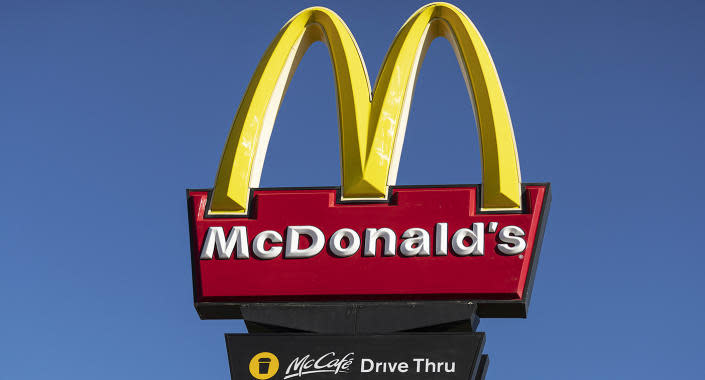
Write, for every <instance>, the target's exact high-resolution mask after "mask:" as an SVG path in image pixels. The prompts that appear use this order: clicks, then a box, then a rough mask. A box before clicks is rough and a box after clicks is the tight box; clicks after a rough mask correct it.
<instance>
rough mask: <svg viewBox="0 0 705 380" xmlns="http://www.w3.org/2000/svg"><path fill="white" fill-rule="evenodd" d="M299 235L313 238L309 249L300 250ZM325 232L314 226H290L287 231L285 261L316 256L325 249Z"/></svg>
mask: <svg viewBox="0 0 705 380" xmlns="http://www.w3.org/2000/svg"><path fill="white" fill-rule="evenodd" d="M299 235H306V236H308V237H310V238H311V245H310V246H309V247H308V248H299V240H300V239H299ZM325 240H326V238H325V236H323V232H321V230H319V229H318V228H316V227H314V226H289V227H288V228H287V229H286V248H285V251H284V258H285V259H306V258H309V257H313V256H316V255H317V254H318V253H319V252H321V250H322V249H323V245H324V244H325Z"/></svg>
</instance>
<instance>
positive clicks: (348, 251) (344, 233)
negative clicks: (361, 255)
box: [329, 228, 360, 257]
mask: <svg viewBox="0 0 705 380" xmlns="http://www.w3.org/2000/svg"><path fill="white" fill-rule="evenodd" d="M343 239H347V240H348V246H347V247H345V248H343V245H342V242H343ZM329 248H330V251H331V252H332V253H333V254H334V255H335V256H338V257H350V256H352V255H354V254H355V252H357V250H358V249H360V236H358V235H357V232H355V231H353V230H351V229H349V228H341V229H339V230H338V231H335V232H334V233H333V235H331V237H330V244H329Z"/></svg>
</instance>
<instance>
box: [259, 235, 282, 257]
mask: <svg viewBox="0 0 705 380" xmlns="http://www.w3.org/2000/svg"><path fill="white" fill-rule="evenodd" d="M267 241H269V242H271V243H272V244H275V243H277V244H278V243H281V242H282V236H281V235H280V234H279V232H276V231H262V232H260V233H258V234H257V236H255V239H254V240H253V241H252V251H253V253H254V254H255V256H256V257H258V258H260V259H263V260H271V259H273V258H275V257H277V256H279V254H280V253H282V247H276V246H272V247H270V248H269V249H264V243H266V242H267Z"/></svg>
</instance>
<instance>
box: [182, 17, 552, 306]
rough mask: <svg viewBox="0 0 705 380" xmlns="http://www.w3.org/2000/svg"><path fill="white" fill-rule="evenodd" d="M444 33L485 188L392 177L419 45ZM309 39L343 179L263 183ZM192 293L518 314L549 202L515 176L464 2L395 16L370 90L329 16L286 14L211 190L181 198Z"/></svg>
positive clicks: (485, 55) (486, 62) (233, 302)
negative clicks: (470, 306) (439, 305)
mask: <svg viewBox="0 0 705 380" xmlns="http://www.w3.org/2000/svg"><path fill="white" fill-rule="evenodd" d="M441 36H442V37H445V38H447V39H448V40H449V41H450V43H451V45H452V46H453V48H454V50H455V52H456V56H457V57H458V62H459V64H460V66H461V69H462V72H463V74H464V77H465V81H466V84H467V87H468V92H469V93H470V95H471V97H472V100H473V103H474V105H475V114H476V118H477V125H478V129H479V136H480V145H481V149H482V185H438V186H395V181H396V174H397V168H398V164H399V158H400V155H401V150H402V145H403V141H404V132H405V128H406V121H407V116H408V113H409V106H410V104H411V98H412V93H413V89H414V83H415V80H416V75H417V73H418V70H419V69H420V67H421V62H422V60H423V58H424V55H425V52H426V48H427V47H428V45H429V44H430V42H431V41H432V40H433V39H434V38H436V37H441ZM316 41H322V42H324V43H325V44H326V45H327V46H328V49H329V51H330V55H331V60H332V63H333V69H334V73H335V82H336V93H337V103H338V115H339V134H340V146H341V161H342V162H341V164H342V165H341V168H342V186H340V187H337V186H336V187H325V188H259V178H260V174H261V171H262V164H263V161H264V157H265V153H266V149H267V145H268V143H269V137H270V135H271V133H272V128H273V126H274V121H275V119H276V114H277V111H278V107H279V104H280V103H281V101H282V98H283V96H284V93H285V91H286V87H287V85H288V83H289V80H290V79H291V77H292V75H293V73H294V71H295V69H296V66H297V65H298V63H299V60H300V59H301V57H302V56H303V54H304V52H305V51H306V49H307V48H308V47H309V46H310V45H311V44H312V43H313V42H316ZM187 198H188V207H189V224H190V234H191V246H192V256H191V258H192V264H193V279H194V297H195V304H196V308H197V309H198V311H199V314H200V315H201V317H202V318H230V317H233V318H237V317H239V306H240V305H242V304H246V303H251V302H302V301H307V302H310V301H321V302H324V301H365V300H467V301H474V302H477V303H478V304H479V314H480V316H507V317H510V316H525V315H526V308H527V304H528V300H529V296H530V293H531V285H532V280H533V275H534V272H535V268H536V265H537V260H538V253H539V249H540V246H541V238H542V235H543V230H544V223H545V219H546V214H547V213H548V205H549V202H550V191H549V185H548V184H546V183H543V184H528V183H522V182H521V176H520V171H519V162H518V156H517V149H516V145H515V142H514V132H513V129H512V124H511V120H510V117H509V112H508V109H507V105H506V102H505V99H504V94H503V92H502V87H501V84H500V82H499V78H498V76H497V72H496V70H495V67H494V64H493V62H492V58H491V57H490V54H489V51H488V50H487V47H486V46H485V44H484V42H483V40H482V38H481V37H480V34H479V33H478V31H477V30H476V29H475V26H474V25H473V24H472V23H471V22H470V20H469V19H468V18H467V16H466V15H465V14H464V13H463V12H462V11H460V10H459V9H458V8H456V7H454V6H452V5H450V4H444V3H433V4H430V5H427V6H425V7H423V8H421V9H420V10H418V11H417V12H416V13H415V14H414V15H412V16H411V18H410V19H409V20H408V21H407V22H406V23H405V24H404V26H403V27H402V29H401V30H400V31H399V33H398V34H397V36H396V38H395V39H394V41H393V42H392V46H391V47H390V49H389V52H388V53H387V57H386V59H385V60H384V64H383V66H382V69H381V71H380V74H379V77H378V79H377V82H376V84H375V87H374V90H373V91H372V90H371V89H370V83H369V78H368V75H367V70H366V68H365V65H364V63H363V61H362V57H361V54H360V51H359V49H358V47H357V44H356V43H355V39H354V38H353V36H352V34H351V33H350V31H349V30H348V28H347V26H346V25H345V23H344V22H343V21H342V20H341V19H340V17H338V15H336V14H335V13H333V12H332V11H330V10H328V9H325V8H320V7H314V8H309V9H306V10H304V11H302V12H300V13H299V14H297V15H296V16H294V17H293V18H292V19H291V20H290V21H289V22H288V23H287V24H286V25H285V26H284V27H283V29H282V30H281V31H280V32H279V34H278V35H277V36H276V37H275V38H274V41H273V42H272V43H271V45H270V46H269V48H268V49H267V51H266V52H265V54H264V57H262V59H261V61H260V63H259V65H258V66H257V69H256V70H255V73H254V75H253V77H252V80H251V81H250V84H249V87H248V88H247V92H246V93H245V96H244V98H243V100H242V103H241V104H240V107H239V108H238V111H237V114H236V116H235V121H234V122H233V126H232V129H231V131H230V135H229V137H228V140H227V142H226V144H225V150H224V153H223V156H222V159H221V162H220V167H219V169H218V174H217V177H216V180H215V185H214V187H213V189H205V190H189V191H188V194H187Z"/></svg>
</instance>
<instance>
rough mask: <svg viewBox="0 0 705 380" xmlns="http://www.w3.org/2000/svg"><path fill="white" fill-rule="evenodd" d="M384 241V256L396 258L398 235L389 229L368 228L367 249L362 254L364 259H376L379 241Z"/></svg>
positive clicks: (366, 236) (366, 231)
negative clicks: (380, 239)
mask: <svg viewBox="0 0 705 380" xmlns="http://www.w3.org/2000/svg"><path fill="white" fill-rule="evenodd" d="M379 238H383V239H384V252H383V253H382V256H394V255H396V250H397V235H396V234H395V233H394V231H392V230H390V229H389V228H380V229H376V228H368V229H366V230H365V249H364V250H363V252H362V256H364V257H375V256H376V255H377V239H379Z"/></svg>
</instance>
